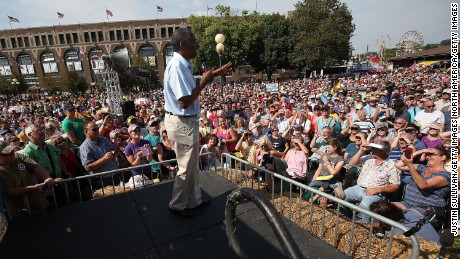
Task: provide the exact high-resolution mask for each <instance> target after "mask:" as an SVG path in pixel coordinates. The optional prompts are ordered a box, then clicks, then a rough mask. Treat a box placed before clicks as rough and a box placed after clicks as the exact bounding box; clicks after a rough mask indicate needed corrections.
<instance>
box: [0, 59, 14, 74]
mask: <svg viewBox="0 0 460 259" xmlns="http://www.w3.org/2000/svg"><path fill="white" fill-rule="evenodd" d="M11 58H13V57H11ZM0 75H2V76H11V75H12V72H11V63H10V60H9V59H8V57H7V56H4V55H0Z"/></svg>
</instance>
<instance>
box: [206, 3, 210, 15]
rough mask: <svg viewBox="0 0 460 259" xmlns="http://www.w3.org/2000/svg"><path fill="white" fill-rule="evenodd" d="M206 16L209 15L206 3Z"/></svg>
mask: <svg viewBox="0 0 460 259" xmlns="http://www.w3.org/2000/svg"><path fill="white" fill-rule="evenodd" d="M206 16H209V6H208V5H206Z"/></svg>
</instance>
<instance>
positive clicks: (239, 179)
mask: <svg viewBox="0 0 460 259" xmlns="http://www.w3.org/2000/svg"><path fill="white" fill-rule="evenodd" d="M236 162H238V163H239V164H240V167H238V168H237V167H235V166H234V167H233V168H232V166H231V165H232V164H233V165H236ZM221 165H222V166H221V167H220V168H219V169H220V170H218V171H217V173H219V174H220V175H221V176H223V177H225V178H227V179H229V180H230V181H232V182H233V183H235V184H241V183H245V184H246V185H249V186H250V187H251V188H255V189H260V186H262V187H263V188H262V189H263V192H264V193H265V194H266V195H267V196H271V201H272V203H273V204H274V201H275V179H277V180H278V181H279V186H280V188H279V193H276V194H277V195H278V194H279V198H280V208H279V212H280V213H281V214H282V215H284V216H286V217H287V218H288V219H290V220H292V217H293V214H292V207H293V204H292V201H293V196H294V195H297V194H298V195H297V196H298V201H299V204H300V206H301V204H302V203H301V201H302V194H303V193H304V192H305V191H309V192H312V193H313V194H317V195H319V196H320V197H321V198H325V199H328V200H331V201H333V202H335V203H337V204H338V205H337V206H338V207H337V209H336V211H335V214H336V215H335V227H334V242H333V246H334V247H337V241H338V227H339V216H340V209H341V207H343V208H348V209H350V210H351V211H352V214H353V216H352V219H351V228H350V237H351V238H350V241H349V244H348V250H347V251H345V252H346V254H347V255H348V256H351V255H352V249H353V241H354V238H353V236H354V231H355V225H356V222H355V216H356V214H357V213H362V214H365V215H367V216H368V217H369V218H370V219H371V222H370V228H369V235H368V241H367V251H366V258H369V257H370V250H371V239H372V236H373V225H374V224H373V223H374V220H378V221H380V222H382V223H385V224H387V225H389V226H390V227H391V229H390V238H389V240H388V242H389V243H388V251H387V255H386V258H390V255H391V248H392V242H393V239H394V230H395V229H400V230H402V231H403V232H406V231H407V230H408V229H407V228H406V227H404V226H403V225H401V224H400V223H398V222H395V221H393V220H390V219H388V218H386V217H383V216H380V215H379V214H376V213H373V212H371V211H369V210H365V209H362V208H361V207H359V206H356V205H354V204H351V203H349V202H346V201H344V200H341V199H339V198H336V197H335V196H332V195H329V194H327V193H324V192H321V191H319V190H316V189H315V188H312V187H309V186H307V185H305V184H303V183H299V182H297V181H294V180H292V179H290V178H287V177H285V176H283V175H280V174H277V173H275V172H272V171H270V170H267V169H266V168H263V167H259V166H257V165H255V164H251V163H249V162H248V161H245V160H243V159H240V158H237V157H234V156H232V155H230V154H222V156H221ZM243 168H255V169H257V175H256V177H254V176H253V177H252V179H250V178H249V177H247V175H245V174H246V171H247V170H242V169H243ZM261 173H264V174H266V178H267V177H270V178H271V181H270V182H271V186H267V183H263V180H262V181H261V179H260V178H261V176H260V175H261ZM285 185H288V186H289V188H288V190H286V191H285V190H283V186H285ZM266 187H269V188H266ZM294 188H295V189H297V190H298V193H297V192H296V193H295V194H294ZM268 192H270V194H269V193H268ZM285 198H287V199H288V200H289V212H288V214H287V215H285V211H284V210H283V206H282V203H283V199H285ZM309 206H310V208H309V225H308V228H309V229H311V227H312V222H313V220H312V218H313V203H312V202H310V205H309ZM321 207H322V213H321V214H322V215H321V231H320V236H319V237H320V238H321V239H323V240H324V229H325V226H324V220H325V211H326V206H321ZM301 212H302V207H300V209H299V219H300V214H301ZM295 223H297V224H300V222H295ZM307 230H308V229H307ZM409 238H410V240H411V258H417V257H418V255H419V251H420V245H419V242H418V240H417V238H416V236H415V235H412V236H410V237H409Z"/></svg>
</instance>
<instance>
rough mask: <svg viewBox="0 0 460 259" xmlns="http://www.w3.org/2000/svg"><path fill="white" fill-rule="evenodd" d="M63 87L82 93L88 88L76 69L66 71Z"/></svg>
mask: <svg viewBox="0 0 460 259" xmlns="http://www.w3.org/2000/svg"><path fill="white" fill-rule="evenodd" d="M64 89H65V90H66V91H68V92H71V93H83V92H85V91H86V90H88V84H87V83H86V80H85V78H83V77H82V76H81V75H80V74H79V73H78V72H77V71H68V72H67V78H66V80H65V82H64Z"/></svg>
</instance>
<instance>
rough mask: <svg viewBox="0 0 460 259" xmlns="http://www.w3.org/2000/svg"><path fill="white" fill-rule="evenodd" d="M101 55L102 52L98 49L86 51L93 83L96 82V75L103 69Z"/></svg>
mask: <svg viewBox="0 0 460 259" xmlns="http://www.w3.org/2000/svg"><path fill="white" fill-rule="evenodd" d="M103 53H104V51H103V50H102V49H101V48H99V47H94V48H92V49H90V50H89V51H88V61H89V67H90V68H91V79H92V81H93V82H96V79H97V77H96V74H97V73H98V72H99V71H101V70H104V69H105V64H104V61H103V60H102V55H103Z"/></svg>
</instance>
